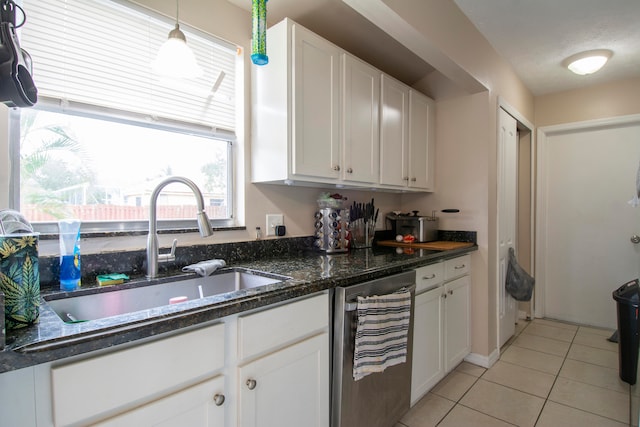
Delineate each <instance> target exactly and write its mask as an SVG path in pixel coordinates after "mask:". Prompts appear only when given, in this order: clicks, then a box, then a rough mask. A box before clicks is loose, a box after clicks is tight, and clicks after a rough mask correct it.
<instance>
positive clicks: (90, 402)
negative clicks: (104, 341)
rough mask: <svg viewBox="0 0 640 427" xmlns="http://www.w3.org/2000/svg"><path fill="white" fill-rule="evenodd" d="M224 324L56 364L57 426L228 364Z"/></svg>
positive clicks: (53, 379)
mask: <svg viewBox="0 0 640 427" xmlns="http://www.w3.org/2000/svg"><path fill="white" fill-rule="evenodd" d="M224 329H225V328H224V324H218V325H215V326H210V327H206V328H202V329H198V330H195V331H191V332H186V333H184V334H180V335H176V336H172V337H167V338H164V339H160V340H157V341H153V342H150V343H146V344H142V345H139V346H136V347H131V348H127V349H125V350H121V351H116V352H113V353H109V354H105V355H102V356H97V357H94V358H91V359H87V360H82V361H79V362H74V363H70V364H68V365H63V366H58V367H55V368H53V369H52V370H51V383H52V390H53V416H54V421H55V425H56V426H66V425H72V424H76V423H80V422H82V421H84V420H89V419H93V420H95V419H96V418H100V417H101V416H102V415H107V414H112V413H114V412H116V410H117V409H118V408H121V407H122V408H123V409H124V408H125V407H126V409H128V408H129V407H131V406H133V405H134V404H135V403H144V402H145V400H148V397H150V396H154V395H155V396H157V395H158V394H160V393H161V392H162V391H163V390H169V389H171V388H174V387H177V386H180V385H183V384H188V383H190V382H191V383H192V382H195V381H196V380H200V379H203V378H204V377H206V376H211V375H212V373H213V372H215V371H216V370H218V369H221V368H222V367H223V366H224V353H225V348H224V342H225V340H224Z"/></svg>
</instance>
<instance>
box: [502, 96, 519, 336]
mask: <svg viewBox="0 0 640 427" xmlns="http://www.w3.org/2000/svg"><path fill="white" fill-rule="evenodd" d="M499 111H500V112H499V114H500V117H499V129H498V131H499V135H498V272H499V276H498V299H499V301H498V331H499V338H500V342H499V344H500V347H502V346H503V345H504V343H505V342H507V340H508V339H509V338H510V337H511V336H512V335H513V334H514V333H515V323H516V320H517V302H516V300H514V299H513V297H512V296H511V295H509V294H508V293H507V292H506V289H505V286H504V284H505V278H506V276H507V274H506V273H507V264H508V261H509V248H511V247H513V248H514V249H515V244H516V204H517V188H518V187H517V185H518V169H517V161H518V137H517V122H516V119H514V118H513V117H511V116H510V115H509V114H508V113H507V112H505V111H504V110H503V109H502V108H501V109H500V110H499Z"/></svg>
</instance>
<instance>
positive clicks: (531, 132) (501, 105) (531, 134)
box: [495, 96, 536, 351]
mask: <svg viewBox="0 0 640 427" xmlns="http://www.w3.org/2000/svg"><path fill="white" fill-rule="evenodd" d="M497 107H498V108H497V110H496V129H497V132H500V124H499V120H500V111H499V110H500V109H503V110H504V111H505V112H507V113H508V114H509V115H510V116H511V117H513V118H514V119H516V122H517V130H518V132H519V133H520V132H526V133H527V134H528V138H529V141H528V142H529V144H530V149H529V158H530V165H529V170H530V171H531V174H532V175H534V174H535V170H536V169H535V165H536V156H535V154H536V139H535V126H534V125H533V123H531V122H530V121H529V120H527V119H526V118H525V117H524V116H523V115H522V114H520V112H519V111H518V110H517V109H516V108H514V107H513V106H512V105H510V104H509V103H508V102H507V101H506V100H505V99H504V98H502V97H500V96H498V106H497ZM499 137H500V135H499V134H496V138H499ZM521 141H522V139H521V138H520V137H519V138H518V151H520V147H519V145H520V143H521ZM519 157H520V154H519V153H518V158H519ZM496 161H497V159H496ZM518 174H519V173H518ZM530 183H531V185H530V188H529V194H530V200H529V204H530V206H531V210H530V215H529V217H528V218H526V219H527V220H528V222H529V234H530V235H529V239H528V240H529V242H530V246H531V247H530V250H529V253H530V260H529V265H531V266H534V265H535V264H534V260H535V257H534V254H535V239H534V236H535V225H536V223H535V211H536V209H535V204H534V203H535V196H536V180H535V177H534V176H530ZM498 185H499V183H497V184H496V187H497V186H498ZM518 191H519V189H517V190H516V197H517V192H518ZM496 203H499V201H498V200H496ZM498 208H499V207H498V205H496V211H497V209H498ZM520 215H521V213H520V212H518V209H516V219H518V217H519V216H520ZM498 221H500V218H499V217H498ZM499 231H500V224H496V231H495V239H496V240H495V241H496V242H498V239H499V235H498V233H499ZM521 240H522V239H520V238H519V237H518V227H516V242H518V241H521ZM499 250H500V248H499V245H497V244H496V245H495V260H496V265H495V268H496V272H498V271H500V265H499V262H500V253H499ZM532 270H533V268H532ZM495 286H496V312H495V316H496V334H497V335H496V337H497V340H498V341H499V338H500V310H499V307H500V289H499V286H501V284H500V275H499V274H497V275H496V283H495ZM534 293H535V291H534ZM518 310H519V309H518ZM533 311H534V310H533V308H531V312H533ZM498 351H500V349H499V348H498Z"/></svg>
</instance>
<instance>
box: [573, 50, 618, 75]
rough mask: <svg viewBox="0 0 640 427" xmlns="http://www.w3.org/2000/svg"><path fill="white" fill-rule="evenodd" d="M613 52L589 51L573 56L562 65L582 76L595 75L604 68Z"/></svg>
mask: <svg viewBox="0 0 640 427" xmlns="http://www.w3.org/2000/svg"><path fill="white" fill-rule="evenodd" d="M611 55H613V52H611V51H610V50H607V49H597V50H588V51H586V52H580V53H577V54H575V55H572V56H570V57H568V58H567V59H565V60H564V61H562V65H564V66H565V67H567V68H568V69H569V70H571V71H573V72H574V73H576V74H579V75H581V76H584V75H587V74H593V73H595V72H596V71H598V70H599V69H600V68H602V67H604V64H606V63H607V61H608V60H609V58H611Z"/></svg>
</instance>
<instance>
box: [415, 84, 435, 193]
mask: <svg viewBox="0 0 640 427" xmlns="http://www.w3.org/2000/svg"><path fill="white" fill-rule="evenodd" d="M409 111H410V120H409V144H410V145H409V187H412V188H420V189H424V190H433V187H434V166H435V158H434V156H435V132H434V130H435V127H434V126H435V123H434V121H435V104H434V102H433V101H432V100H431V99H429V98H428V97H426V96H424V95H422V94H421V93H418V92H416V91H414V90H411V91H409Z"/></svg>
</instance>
